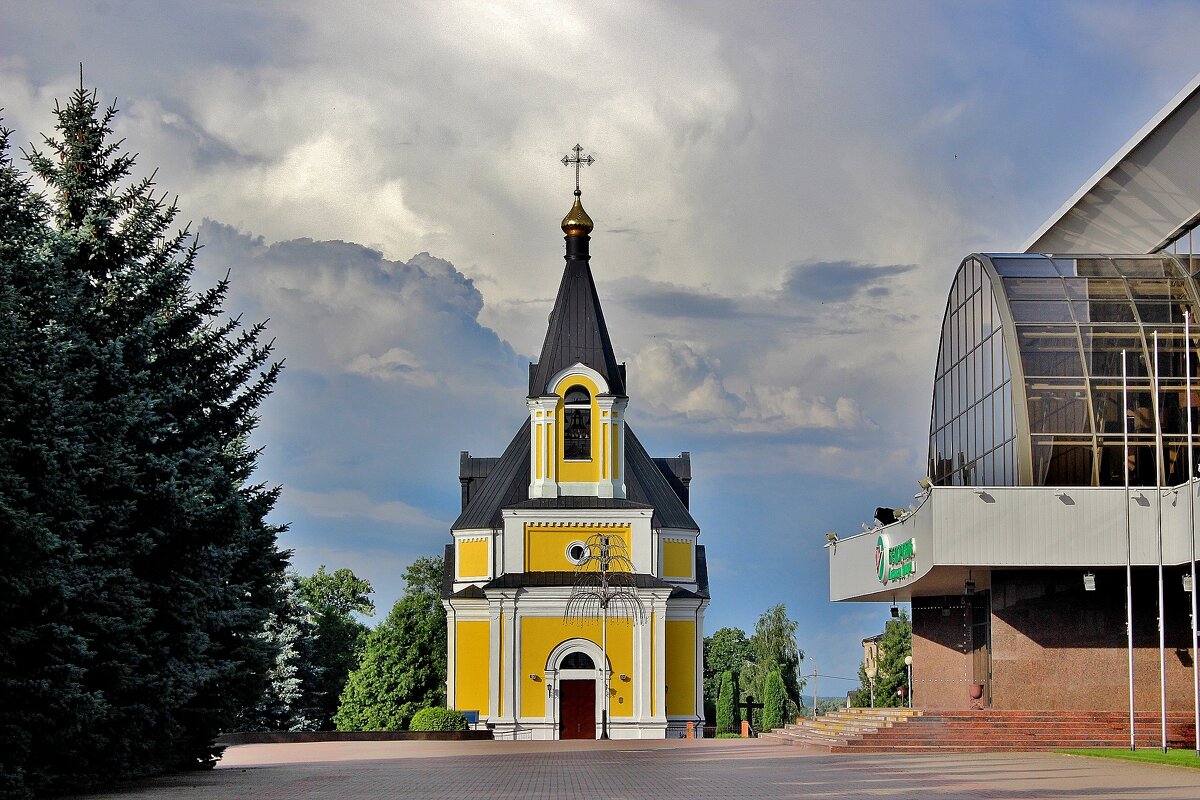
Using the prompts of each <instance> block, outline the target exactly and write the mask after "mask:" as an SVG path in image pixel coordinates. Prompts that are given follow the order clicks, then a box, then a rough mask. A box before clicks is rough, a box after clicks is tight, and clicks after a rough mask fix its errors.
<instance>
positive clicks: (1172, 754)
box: [1058, 748, 1200, 769]
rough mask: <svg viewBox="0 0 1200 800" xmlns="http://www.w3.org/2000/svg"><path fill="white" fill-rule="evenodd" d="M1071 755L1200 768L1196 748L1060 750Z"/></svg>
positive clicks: (1199, 759)
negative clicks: (1164, 749)
mask: <svg viewBox="0 0 1200 800" xmlns="http://www.w3.org/2000/svg"><path fill="white" fill-rule="evenodd" d="M1058 752H1059V753H1066V754H1067V755H1070V756H1092V757H1093V758H1116V759H1122V760H1125V761H1141V762H1144V763H1146V764H1170V765H1172V766H1175V767H1191V768H1192V769H1200V758H1197V757H1196V751H1195V750H1168V751H1167V752H1165V753H1164V752H1163V751H1161V750H1157V749H1155V750H1124V749H1119V748H1094V749H1091V750H1059V751H1058Z"/></svg>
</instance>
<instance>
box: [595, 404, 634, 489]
mask: <svg viewBox="0 0 1200 800" xmlns="http://www.w3.org/2000/svg"><path fill="white" fill-rule="evenodd" d="M628 403H629V398H627V397H614V396H613V395H599V396H597V397H596V408H597V410H598V411H599V412H600V441H599V442H596V444H597V445H598V447H596V448H594V452H597V453H602V454H603V458H604V462H603V463H604V468H603V469H601V471H600V483H599V485H598V486H597V487H596V496H597V497H617V498H624V497H625V406H626V405H628Z"/></svg>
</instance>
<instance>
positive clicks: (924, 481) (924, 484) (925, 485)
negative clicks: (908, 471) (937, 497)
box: [917, 475, 933, 492]
mask: <svg viewBox="0 0 1200 800" xmlns="http://www.w3.org/2000/svg"><path fill="white" fill-rule="evenodd" d="M917 486H920V487H921V491H923V492H928V491H929V490H930V489H931V488H933V481H931V480H929V476H928V475H926V476H925V477H924V478H921V479H919V480H918V481H917Z"/></svg>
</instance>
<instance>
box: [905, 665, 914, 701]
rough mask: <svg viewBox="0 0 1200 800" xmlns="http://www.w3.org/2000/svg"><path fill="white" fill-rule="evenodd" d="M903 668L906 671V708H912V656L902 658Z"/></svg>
mask: <svg viewBox="0 0 1200 800" xmlns="http://www.w3.org/2000/svg"><path fill="white" fill-rule="evenodd" d="M904 668H905V669H907V670H908V707H909V708H912V694H913V692H912V656H905V657H904Z"/></svg>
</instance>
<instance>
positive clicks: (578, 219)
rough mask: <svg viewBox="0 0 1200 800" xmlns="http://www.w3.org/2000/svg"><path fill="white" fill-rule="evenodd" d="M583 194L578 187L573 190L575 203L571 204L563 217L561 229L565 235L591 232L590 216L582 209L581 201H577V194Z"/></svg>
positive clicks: (584, 234) (579, 234) (583, 234)
mask: <svg viewBox="0 0 1200 800" xmlns="http://www.w3.org/2000/svg"><path fill="white" fill-rule="evenodd" d="M581 194H583V193H582V192H580V191H579V190H578V189H576V190H575V204H574V205H573V206H571V210H570V211H568V212H567V215H566V216H565V217H563V221H562V229H563V233H565V234H566V235H567V236H587V235H588V234H589V233H591V232H592V228H593V227H594V226H593V225H592V218H591V217H589V216H588V213H587V212H586V211H584V210H583V203H581V202H579V196H580V195H581Z"/></svg>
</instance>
